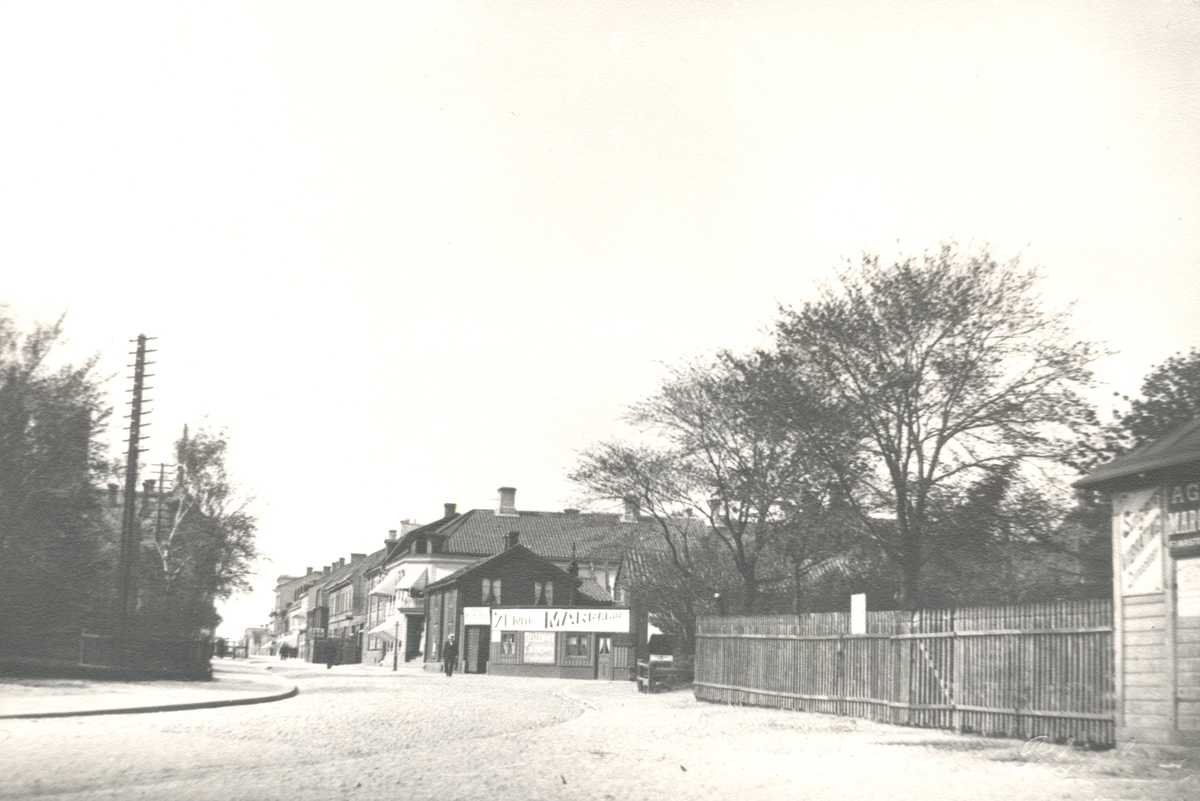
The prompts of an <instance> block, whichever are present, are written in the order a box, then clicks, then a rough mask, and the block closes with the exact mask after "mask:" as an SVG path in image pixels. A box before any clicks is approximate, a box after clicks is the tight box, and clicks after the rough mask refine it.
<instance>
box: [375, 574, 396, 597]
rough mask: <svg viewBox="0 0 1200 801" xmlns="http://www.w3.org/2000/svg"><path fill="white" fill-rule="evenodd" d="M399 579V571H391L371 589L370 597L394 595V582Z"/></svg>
mask: <svg viewBox="0 0 1200 801" xmlns="http://www.w3.org/2000/svg"><path fill="white" fill-rule="evenodd" d="M399 578H400V571H399V570H393V571H392V572H390V573H388V574H387V575H386V576H384V577H383V581H381V582H379V584H377V585H376V586H375V587H373V588H372V589H371V593H370V594H371V595H395V594H396V581H397V580H398V579H399Z"/></svg>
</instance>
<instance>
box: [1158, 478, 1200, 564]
mask: <svg viewBox="0 0 1200 801" xmlns="http://www.w3.org/2000/svg"><path fill="white" fill-rule="evenodd" d="M1166 496H1167V524H1166V529H1167V537H1168V542H1169V543H1170V547H1171V555H1172V556H1174V557H1175V558H1176V559H1178V558H1180V557H1185V556H1197V555H1200V481H1175V482H1172V483H1170V484H1168V485H1167V487H1166Z"/></svg>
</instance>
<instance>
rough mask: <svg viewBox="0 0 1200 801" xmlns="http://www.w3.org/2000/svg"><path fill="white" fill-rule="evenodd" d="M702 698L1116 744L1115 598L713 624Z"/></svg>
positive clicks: (703, 627) (701, 662) (699, 688)
mask: <svg viewBox="0 0 1200 801" xmlns="http://www.w3.org/2000/svg"><path fill="white" fill-rule="evenodd" d="M693 690H694V692H695V695H696V698H698V699H700V700H704V701H716V702H721V703H729V704H748V705H754V706H771V707H779V708H782V709H795V710H805V711H810V712H824V713H830V714H835V715H850V716H854V717H861V718H869V719H872V720H879V721H884V722H887V723H897V724H904V725H909V726H923V727H928V728H943V729H953V730H955V731H959V732H967V731H970V732H979V733H982V734H988V735H1000V736H1008V737H1037V736H1046V737H1049V738H1051V739H1053V740H1055V741H1059V742H1063V741H1067V740H1074V741H1075V742H1078V743H1090V744H1094V745H1113V744H1114V723H1113V718H1114V706H1115V704H1114V695H1113V641H1112V602H1111V601H1108V600H1093V601H1067V602H1058V603H1046V604H1019V605H1010V606H996V607H976V608H965V609H934V610H921V611H917V612H868V613H867V619H866V633H865V634H851V633H850V615H849V614H848V613H829V614H815V615H801V616H796V615H776V616H763V617H708V618H701V619H700V621H699V622H698V626H697V640H696V662H695V680H694V682H693Z"/></svg>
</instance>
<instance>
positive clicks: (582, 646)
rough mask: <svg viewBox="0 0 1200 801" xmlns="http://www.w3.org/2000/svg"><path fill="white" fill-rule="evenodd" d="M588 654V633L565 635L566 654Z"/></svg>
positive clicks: (583, 655)
mask: <svg viewBox="0 0 1200 801" xmlns="http://www.w3.org/2000/svg"><path fill="white" fill-rule="evenodd" d="M587 655H588V635H587V634H568V635H567V656H582V657H587Z"/></svg>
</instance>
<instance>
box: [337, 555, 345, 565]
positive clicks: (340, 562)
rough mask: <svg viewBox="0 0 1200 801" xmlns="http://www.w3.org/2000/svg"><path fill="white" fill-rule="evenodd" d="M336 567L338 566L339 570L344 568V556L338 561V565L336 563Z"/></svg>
mask: <svg viewBox="0 0 1200 801" xmlns="http://www.w3.org/2000/svg"><path fill="white" fill-rule="evenodd" d="M337 566H338V567H339V568H341V567H345V566H346V557H344V556H343V557H342V558H341V559H339V560H338V563H337Z"/></svg>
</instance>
